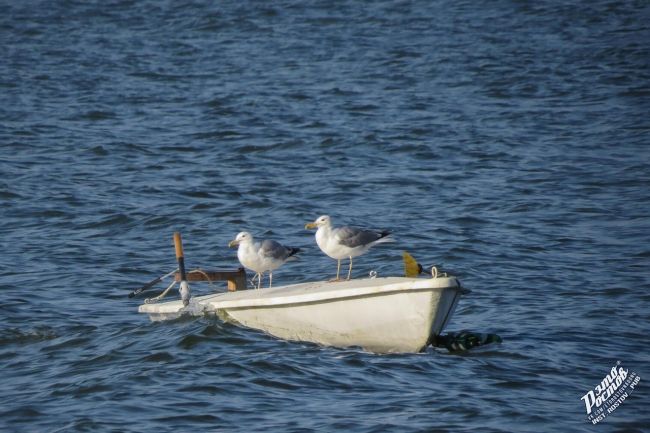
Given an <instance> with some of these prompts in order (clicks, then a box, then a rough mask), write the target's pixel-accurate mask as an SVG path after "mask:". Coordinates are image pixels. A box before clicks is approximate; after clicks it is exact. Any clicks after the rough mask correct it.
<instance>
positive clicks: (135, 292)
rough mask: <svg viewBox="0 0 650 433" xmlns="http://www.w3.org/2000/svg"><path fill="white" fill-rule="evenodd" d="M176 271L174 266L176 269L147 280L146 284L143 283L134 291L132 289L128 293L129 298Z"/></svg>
mask: <svg viewBox="0 0 650 433" xmlns="http://www.w3.org/2000/svg"><path fill="white" fill-rule="evenodd" d="M177 271H178V268H176V269H174V270H173V271H171V272H168V273H166V274H165V275H162V276H160V277H158V278H154V279H153V280H151V281H149V282H148V283H147V284H145V285H144V286H142V287H140V288H138V289H135V290H134V291H132V292H131V293H129V298H132V297H134V296H135V295H137V294H139V293H142V292H144V291H145V290H148V289H150V288H152V287H153V286H155V285H156V284H158V283H159V282H161V281H162V280H164V279H165V278H169V277H171V276H172V275H174V274H175V273H176V272H177Z"/></svg>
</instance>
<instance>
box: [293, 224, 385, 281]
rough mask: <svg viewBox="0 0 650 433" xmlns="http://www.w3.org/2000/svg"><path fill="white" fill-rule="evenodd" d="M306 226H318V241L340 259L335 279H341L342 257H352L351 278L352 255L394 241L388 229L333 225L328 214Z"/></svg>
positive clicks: (335, 257)
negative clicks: (378, 229) (379, 229)
mask: <svg viewBox="0 0 650 433" xmlns="http://www.w3.org/2000/svg"><path fill="white" fill-rule="evenodd" d="M305 228H306V229H314V228H318V230H316V243H317V244H318V246H319V247H320V249H321V250H322V251H323V252H324V253H325V254H327V255H328V256H330V257H331V258H333V259H335V260H337V261H338V265H337V267H336V280H335V281H338V280H339V274H340V272H341V260H342V259H345V258H349V259H350V267H349V269H348V280H349V279H350V276H351V275H352V257H357V256H360V255H361V254H364V253H365V252H366V251H368V250H369V249H370V247H372V246H373V245H376V244H379V243H383V242H391V241H392V239H391V238H389V237H388V236H390V232H387V231H376V230H368V229H362V228H357V227H350V226H343V227H332V220H331V218H330V217H329V216H327V215H323V216H320V217H318V218H317V219H316V221H314V222H311V223H308V224H306V225H305Z"/></svg>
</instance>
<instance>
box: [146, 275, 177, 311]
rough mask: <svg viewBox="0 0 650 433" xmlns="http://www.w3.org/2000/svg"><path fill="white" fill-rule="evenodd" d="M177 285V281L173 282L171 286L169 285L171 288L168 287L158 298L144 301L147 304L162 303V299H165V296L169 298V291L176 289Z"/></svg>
mask: <svg viewBox="0 0 650 433" xmlns="http://www.w3.org/2000/svg"><path fill="white" fill-rule="evenodd" d="M174 272H176V271H174ZM175 285H176V280H174V281H172V283H171V284H170V285H169V286H168V287H167V288H166V289H165V290H164V291H163V292H162V293H161V294H160V295H158V296H156V297H154V298H147V299H145V300H144V303H145V304H153V303H155V302H158V301H160V300H161V299H162V298H164V297H165V296H167V293H169V291H170V290H171V289H172V287H174V286H175Z"/></svg>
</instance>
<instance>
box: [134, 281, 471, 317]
mask: <svg viewBox="0 0 650 433" xmlns="http://www.w3.org/2000/svg"><path fill="white" fill-rule="evenodd" d="M389 279H395V280H396V281H391V282H386V281H387V280H389ZM380 280H384V284H380V285H375V286H373V285H372V282H373V281H375V282H377V281H376V280H375V279H371V278H366V279H360V280H353V281H354V282H359V281H363V282H366V283H368V285H365V286H363V285H362V286H360V287H357V286H352V287H343V288H337V287H336V286H332V288H331V290H327V289H323V288H322V287H323V286H322V285H321V286H318V285H319V284H323V283H326V282H308V283H298V284H292V285H288V286H279V287H277V288H276V287H274V288H271V289H263V290H264V292H261V291H258V290H253V289H250V290H246V291H239V292H221V293H213V294H208V295H203V296H198V297H196V298H194V299H193V300H192V301H190V302H191V304H192V303H194V304H195V305H197V304H198V305H200V306H201V307H203V309H204V310H217V309H234V308H237V309H241V308H273V307H279V306H282V305H286V306H291V305H299V304H311V303H323V302H330V301H337V300H345V299H352V298H362V297H368V296H375V295H377V296H381V295H385V294H391V293H397V292H405V293H406V292H410V291H430V290H443V289H453V290H458V291H459V292H460V293H461V294H465V293H466V292H467V289H465V288H463V287H462V286H461V284H460V281H459V280H458V278H456V277H454V276H446V277H438V278H433V279H432V278H429V279H424V278H406V277H382V278H381V279H380ZM442 280H446V284H444V283H443V281H442ZM433 282H435V284H437V285H435V286H434V285H433V284H432V283H433ZM310 285H312V286H310ZM313 285H316V287H317V289H318V290H314V291H308V290H307V289H309V288H311V287H313ZM414 286H415V287H414ZM276 289H277V290H276ZM287 289H288V290H289V291H290V290H296V289H297V290H301V289H302V290H307V291H304V292H301V293H291V292H289V293H282V292H281V293H280V294H278V295H277V296H269V291H274V292H275V291H286V290H287ZM246 292H250V293H251V294H255V297H245V298H243V299H221V298H224V297H226V298H228V297H233V296H242V295H241V293H246ZM273 294H274V293H271V295H273ZM165 310H166V311H165ZM183 310H184V308H183V307H182V304H181V302H180V301H178V300H174V301H169V302H163V303H156V304H142V305H140V307H139V308H138V311H139V312H140V313H145V314H169V313H174V312H182V311H183Z"/></svg>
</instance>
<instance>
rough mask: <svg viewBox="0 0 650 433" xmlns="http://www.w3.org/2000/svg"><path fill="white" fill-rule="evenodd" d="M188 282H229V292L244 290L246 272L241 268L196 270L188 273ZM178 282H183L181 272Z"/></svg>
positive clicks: (176, 275) (176, 276) (177, 274)
mask: <svg viewBox="0 0 650 433" xmlns="http://www.w3.org/2000/svg"><path fill="white" fill-rule="evenodd" d="M186 276H187V281H208V282H213V281H228V291H230V292H234V291H235V290H243V289H245V288H246V271H245V270H244V268H239V269H237V270H236V271H232V270H212V271H207V270H203V269H195V270H193V271H189V272H188V273H187V275H186ZM174 277H175V279H176V281H180V280H181V275H180V273H179V272H176V274H175V276H174Z"/></svg>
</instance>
